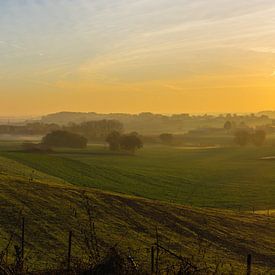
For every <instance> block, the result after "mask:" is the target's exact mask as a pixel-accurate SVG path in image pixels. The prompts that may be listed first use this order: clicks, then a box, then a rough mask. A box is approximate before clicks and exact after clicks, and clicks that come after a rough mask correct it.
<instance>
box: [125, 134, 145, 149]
mask: <svg viewBox="0 0 275 275" xmlns="http://www.w3.org/2000/svg"><path fill="white" fill-rule="evenodd" d="M120 147H121V148H122V149H124V150H127V151H130V152H132V153H134V152H135V151H136V150H137V149H140V148H142V147H143V144H142V141H141V139H140V137H139V136H138V135H133V134H128V135H123V136H121V138H120Z"/></svg>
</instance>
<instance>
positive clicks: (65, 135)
mask: <svg viewBox="0 0 275 275" xmlns="http://www.w3.org/2000/svg"><path fill="white" fill-rule="evenodd" d="M87 143H88V140H87V139H86V138H85V137H83V136H81V135H78V134H75V133H70V132H67V131H62V130H58V131H53V132H51V133H49V134H47V135H46V136H45V137H44V138H43V139H42V145H45V146H53V147H69V148H85V147H87Z"/></svg>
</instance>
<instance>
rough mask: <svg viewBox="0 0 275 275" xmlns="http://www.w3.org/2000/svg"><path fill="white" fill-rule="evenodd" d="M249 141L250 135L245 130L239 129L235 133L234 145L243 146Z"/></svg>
mask: <svg viewBox="0 0 275 275" xmlns="http://www.w3.org/2000/svg"><path fill="white" fill-rule="evenodd" d="M250 139H251V136H250V133H249V132H248V131H247V130H244V129H239V130H237V131H236V132H235V139H234V141H235V143H236V144H238V145H240V146H245V145H247V144H248V143H249V141H250Z"/></svg>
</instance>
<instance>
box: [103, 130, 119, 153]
mask: <svg viewBox="0 0 275 275" xmlns="http://www.w3.org/2000/svg"><path fill="white" fill-rule="evenodd" d="M120 138H121V135H120V133H119V132H118V131H113V132H111V133H110V134H109V135H108V136H107V138H106V142H107V143H108V144H109V148H110V150H112V151H117V150H119V149H120Z"/></svg>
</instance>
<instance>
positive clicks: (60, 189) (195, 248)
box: [0, 157, 275, 272]
mask: <svg viewBox="0 0 275 275" xmlns="http://www.w3.org/2000/svg"><path fill="white" fill-rule="evenodd" d="M33 174H35V178H32V175H33ZM84 191H85V194H86V196H88V197H89V198H90V202H91V204H92V207H93V220H94V222H95V226H96V231H97V235H98V240H99V244H100V247H102V250H104V249H107V247H110V246H111V245H115V244H116V245H117V246H118V247H119V248H120V249H121V250H125V251H127V249H128V247H131V248H132V249H133V251H134V252H133V253H134V255H135V256H134V257H135V258H136V259H137V261H139V262H140V263H142V264H143V265H145V266H149V260H148V259H149V253H150V252H149V251H150V246H151V245H152V243H153V242H154V241H155V230H156V227H157V228H158V231H159V235H160V242H161V244H162V245H163V246H165V247H167V248H169V249H170V250H172V251H174V252H176V253H178V254H182V255H184V256H187V257H192V259H193V260H194V261H204V262H207V264H209V265H211V264H212V265H214V264H216V263H217V262H222V263H224V264H223V265H222V266H221V267H220V268H221V269H224V270H227V271H228V270H232V268H233V269H234V270H238V271H241V270H244V268H245V259H246V255H247V254H248V253H251V254H252V255H253V263H254V266H253V268H254V270H258V271H259V272H260V271H261V272H271V270H272V269H273V270H274V267H275V249H274V247H275V236H274V228H275V220H274V217H267V216H264V215H256V214H251V213H246V212H242V213H237V212H233V211H229V210H217V209H201V208H193V207H188V206H182V205H178V204H171V203H166V202H158V201H152V200H149V199H143V198H138V197H134V196H129V195H122V194H117V193H112V192H107V191H100V190H96V189H91V188H85V187H81V186H74V185H72V184H69V183H67V182H65V181H64V180H61V179H59V178H55V177H53V176H50V175H48V174H46V173H41V172H39V171H37V170H34V169H33V168H30V167H28V166H25V165H23V164H20V163H18V162H16V161H14V160H9V159H7V158H4V157H1V158H0V236H1V237H0V250H1V248H2V249H3V248H4V247H5V245H6V244H7V242H8V239H9V236H11V235H14V243H16V242H18V241H19V234H20V219H19V217H20V214H19V213H20V211H23V215H24V217H25V219H26V236H25V238H26V251H27V255H28V258H29V259H30V260H29V261H30V263H31V264H32V265H33V266H37V265H39V266H43V265H46V263H50V264H54V263H56V261H60V260H61V259H62V258H64V257H65V256H66V248H67V236H68V231H69V230H73V232H74V239H73V255H81V253H82V251H83V250H82V246H81V224H82V222H83V223H84V224H85V211H84V204H83V202H84V200H83V192H84ZM76 212H77V215H76ZM162 257H165V255H162ZM57 259H58V260H57ZM232 266H233V267H232Z"/></svg>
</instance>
